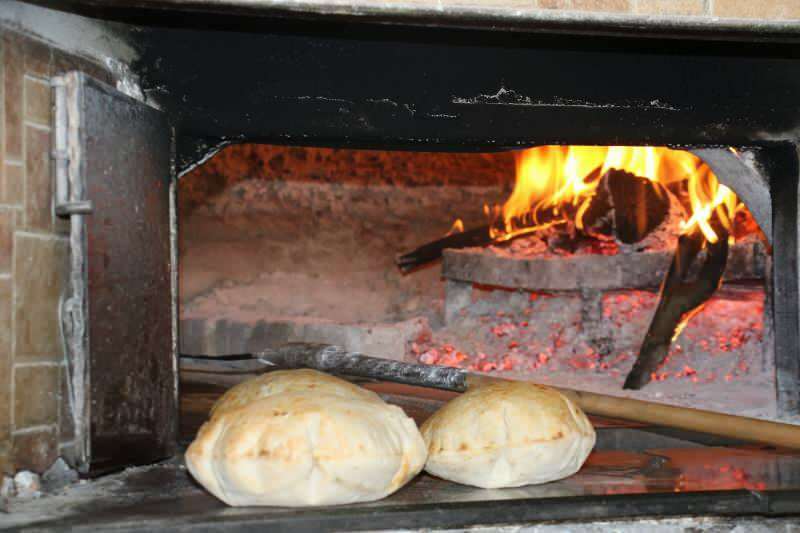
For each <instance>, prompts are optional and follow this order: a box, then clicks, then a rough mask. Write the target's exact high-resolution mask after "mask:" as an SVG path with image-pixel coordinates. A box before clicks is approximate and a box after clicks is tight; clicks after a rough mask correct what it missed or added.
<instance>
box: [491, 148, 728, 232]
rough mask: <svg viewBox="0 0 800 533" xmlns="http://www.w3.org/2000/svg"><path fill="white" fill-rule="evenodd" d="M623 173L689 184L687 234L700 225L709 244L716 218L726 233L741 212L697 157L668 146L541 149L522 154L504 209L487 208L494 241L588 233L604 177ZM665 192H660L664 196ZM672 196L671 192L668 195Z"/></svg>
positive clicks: (685, 223)
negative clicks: (570, 227) (553, 232)
mask: <svg viewBox="0 0 800 533" xmlns="http://www.w3.org/2000/svg"><path fill="white" fill-rule="evenodd" d="M611 169H617V170H624V171H626V172H629V173H631V174H634V175H636V176H639V177H642V178H647V179H649V180H652V181H656V182H659V183H661V184H662V185H670V184H676V183H682V182H685V183H686V189H687V191H686V192H687V195H688V205H687V206H686V207H687V210H688V213H689V214H688V215H687V217H686V218H685V220H683V221H682V222H681V228H682V230H683V231H689V230H692V229H693V228H694V227H696V226H699V228H700V229H701V231H702V232H703V234H704V235H705V237H706V239H707V240H708V241H709V242H716V241H717V238H718V237H717V234H716V232H715V231H714V229H713V228H712V226H711V224H710V222H709V221H710V219H711V216H712V214H715V213H716V214H717V216H718V218H719V220H720V222H721V223H722V224H723V225H724V226H725V227H727V228H730V226H731V219H732V218H733V217H734V216H735V213H736V210H737V209H738V208H739V205H740V204H739V202H738V200H737V198H736V195H735V194H734V193H733V192H732V191H731V190H730V189H728V188H727V187H725V186H724V185H721V184H720V183H719V182H718V180H717V178H716V176H715V175H714V173H713V172H712V171H711V169H710V168H709V167H708V165H706V164H705V163H704V162H703V161H702V160H701V159H700V158H698V157H697V156H695V155H693V154H691V153H689V152H686V151H683V150H672V149H669V148H664V147H653V146H647V147H635V146H539V147H536V148H530V149H527V150H523V151H520V152H519V153H518V155H517V170H516V183H515V185H514V190H513V191H512V193H511V195H510V196H509V198H508V199H507V200H506V202H505V204H504V205H503V206H502V207H501V206H498V205H496V206H494V207H492V208H489V207H488V206H486V207H485V212H486V214H487V215H488V216H489V218H490V223H491V230H490V231H491V236H492V238H494V239H495V240H496V241H498V242H501V241H505V240H508V239H511V238H512V237H515V236H518V235H521V234H526V233H533V232H537V231H540V230H542V229H545V228H549V227H552V226H555V225H560V224H565V223H567V222H571V223H573V224H574V226H575V227H576V228H577V229H579V230H583V229H584V220H583V217H584V214H585V213H586V211H587V210H588V208H589V206H590V204H591V202H592V199H593V198H594V196H595V194H596V192H597V187H598V185H599V183H600V180H601V178H602V177H603V175H604V174H605V173H606V172H607V171H608V170H611ZM661 191H662V189H656V192H657V193H658V194H661V193H662V192H661ZM667 194H669V193H667Z"/></svg>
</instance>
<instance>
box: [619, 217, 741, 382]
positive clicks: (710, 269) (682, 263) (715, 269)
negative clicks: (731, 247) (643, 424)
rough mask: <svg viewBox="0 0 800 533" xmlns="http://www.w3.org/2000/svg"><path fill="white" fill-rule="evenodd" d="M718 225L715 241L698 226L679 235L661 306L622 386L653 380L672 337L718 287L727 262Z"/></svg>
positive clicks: (724, 233)
mask: <svg viewBox="0 0 800 533" xmlns="http://www.w3.org/2000/svg"><path fill="white" fill-rule="evenodd" d="M715 226H716V227H715V228H714V229H715V230H716V233H717V236H718V238H717V241H716V242H714V243H711V242H709V241H708V240H707V239H706V237H705V235H704V234H703V232H702V231H701V230H700V229H699V228H697V227H695V229H694V230H693V231H691V232H690V233H687V234H684V235H681V236H680V238H679V239H678V246H677V248H676V250H675V255H674V256H673V259H672V264H671V265H670V267H669V270H668V271H667V275H666V277H665V278H664V282H663V284H662V286H661V294H660V299H659V302H658V307H657V308H656V312H655V314H654V315H653V320H652V322H651V323H650V328H649V329H648V330H647V334H646V335H645V338H644V342H643V343H642V347H641V349H640V351H639V356H638V357H637V359H636V362H635V363H634V365H633V368H632V369H631V371H630V373H629V374H628V377H627V378H626V379H625V384H624V385H623V388H625V389H641V388H642V387H644V386H645V385H647V384H648V383H649V382H650V380H651V376H652V373H653V372H655V371H656V369H657V368H658V366H659V365H660V364H661V363H662V362H663V361H664V359H665V358H666V357H667V354H668V352H669V348H670V345H671V344H672V340H673V339H674V338H676V337H677V336H678V334H680V331H681V329H682V328H683V326H684V325H685V324H686V322H687V321H688V320H689V319H690V318H691V317H692V316H693V315H694V314H696V313H697V312H698V311H700V309H702V307H703V305H704V304H705V303H706V302H707V301H708V299H709V298H711V296H712V295H713V294H714V292H715V291H716V290H717V288H719V286H720V283H721V281H722V275H723V273H724V272H725V266H726V265H727V262H728V231H727V230H726V229H724V228H722V226H721V224H715ZM706 244H707V246H706V250H707V253H706V255H705V259H704V262H703V264H702V266H701V267H700V268H699V271H698V273H697V277H696V279H695V280H694V281H690V280H689V279H688V278H689V275H690V270H691V267H692V264H693V263H694V261H695V259H697V258H698V256H699V255H700V252H701V251H702V250H703V246H704V245H706Z"/></svg>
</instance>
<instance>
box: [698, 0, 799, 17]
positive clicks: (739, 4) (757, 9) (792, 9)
mask: <svg viewBox="0 0 800 533" xmlns="http://www.w3.org/2000/svg"><path fill="white" fill-rule="evenodd" d="M713 7H714V9H713V15H714V16H717V17H722V18H753V19H800V1H798V0H760V1H759V0H714V2H713Z"/></svg>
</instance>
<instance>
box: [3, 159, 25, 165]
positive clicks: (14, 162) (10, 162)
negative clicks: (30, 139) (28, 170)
mask: <svg viewBox="0 0 800 533" xmlns="http://www.w3.org/2000/svg"><path fill="white" fill-rule="evenodd" d="M6 165H10V166H12V167H21V166H23V162H22V160H21V159H9V158H6Z"/></svg>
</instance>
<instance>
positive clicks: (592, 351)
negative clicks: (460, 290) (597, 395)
mask: <svg viewBox="0 0 800 533" xmlns="http://www.w3.org/2000/svg"><path fill="white" fill-rule="evenodd" d="M525 302H526V305H525V307H524V308H522V309H520V308H519V307H517V309H516V310H514V311H491V312H483V313H482V314H480V315H477V316H476V315H473V314H465V315H464V316H462V318H461V319H460V320H459V325H457V326H453V328H452V329H449V328H446V329H443V330H439V331H438V332H435V333H434V334H433V338H432V339H425V340H424V341H421V342H417V343H414V344H413V345H412V346H411V349H410V352H411V355H412V356H413V357H414V358H415V359H417V360H419V361H420V362H422V363H426V364H438V365H445V366H455V367H460V368H465V369H468V370H471V371H474V372H488V373H512V374H513V375H515V376H520V375H522V376H525V377H529V378H530V379H533V380H542V381H548V380H556V381H557V380H558V379H559V378H558V376H571V377H576V378H578V379H580V375H581V374H583V375H586V374H587V373H589V374H591V375H592V378H591V379H593V380H596V379H597V378H599V377H601V376H606V377H607V378H609V379H610V380H611V381H613V382H614V383H621V381H622V380H623V379H624V377H625V375H626V373H627V372H628V370H629V369H630V366H631V365H632V364H633V361H634V359H635V358H636V353H637V349H638V345H639V343H640V342H641V340H640V338H641V331H642V330H643V328H644V327H645V326H646V324H647V323H648V322H649V320H650V317H651V316H652V313H653V312H654V310H655V306H656V303H657V295H656V294H655V293H653V292H648V291H639V290H624V291H614V292H609V293H607V294H605V295H603V298H602V313H601V315H602V317H603V318H602V321H601V324H600V325H599V327H602V328H606V329H605V330H603V331H604V333H602V334H601V336H607V337H608V338H609V349H608V350H602V349H600V348H598V346H597V345H596V344H595V343H593V342H592V341H591V340H590V339H589V338H588V337H587V333H586V331H585V328H586V327H587V324H586V322H585V320H584V317H583V316H582V314H581V310H580V306H579V305H578V304H577V302H576V298H575V297H570V296H567V295H564V294H547V293H537V292H532V293H530V294H529V295H528V297H527V298H525ZM763 306H764V293H763V291H761V290H760V289H757V290H749V291H735V292H733V293H726V295H724V296H720V297H714V298H712V299H711V300H710V301H709V302H708V305H706V306H705V307H704V309H703V311H702V312H700V313H699V314H698V315H697V316H696V317H695V320H694V321H693V322H691V323H690V324H689V326H688V327H687V328H686V329H685V330H684V331H683V333H682V334H681V336H680V337H679V338H678V339H677V342H676V343H675V344H673V346H672V349H671V350H670V352H669V355H668V356H667V358H666V360H665V361H664V363H663V364H662V365H661V367H659V369H658V370H657V371H656V372H654V373H653V375H652V379H653V381H654V382H670V381H674V380H680V381H682V382H685V383H689V384H704V383H711V382H715V381H717V380H718V379H719V380H720V381H722V382H730V381H738V380H743V379H749V378H750V376H751V374H753V372H755V373H756V374H757V373H758V372H759V370H758V369H755V370H754V366H757V365H758V364H760V363H758V361H760V357H761V353H762V351H761V343H762V341H763V328H764V324H763V310H764V309H763ZM584 379H585V378H584Z"/></svg>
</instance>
